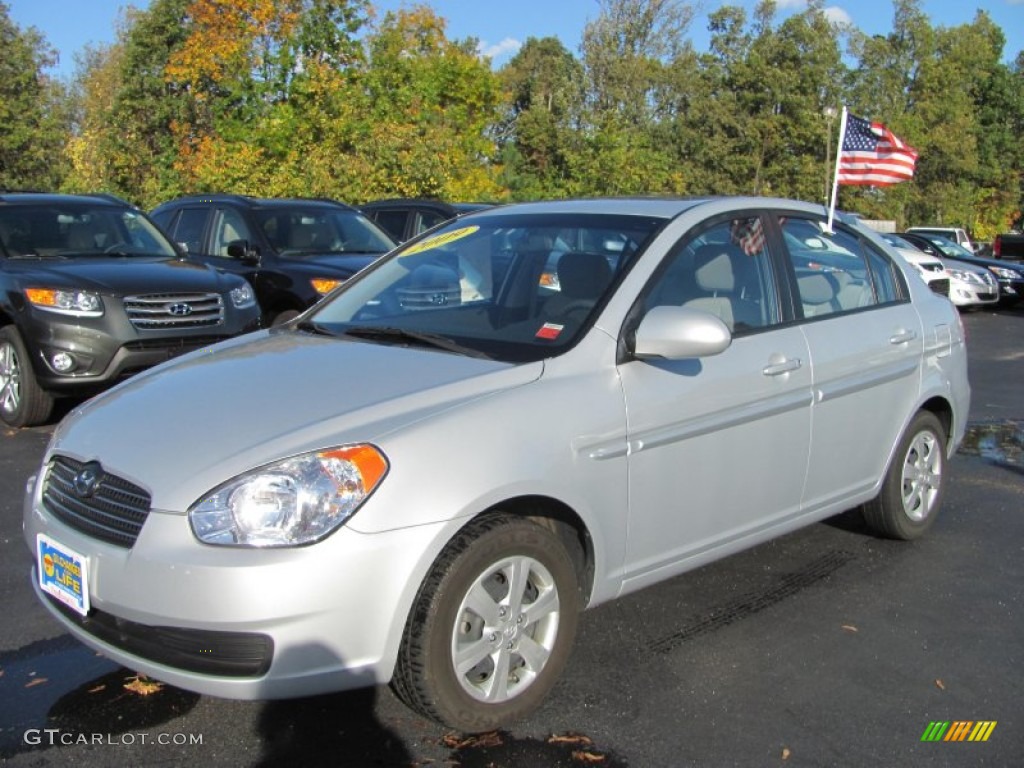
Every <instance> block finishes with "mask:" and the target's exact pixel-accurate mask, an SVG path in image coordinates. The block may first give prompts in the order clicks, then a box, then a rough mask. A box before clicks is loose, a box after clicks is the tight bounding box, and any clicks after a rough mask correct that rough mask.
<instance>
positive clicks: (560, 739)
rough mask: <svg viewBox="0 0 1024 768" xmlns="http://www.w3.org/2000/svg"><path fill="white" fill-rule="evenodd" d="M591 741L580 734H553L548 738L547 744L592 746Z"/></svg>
mask: <svg viewBox="0 0 1024 768" xmlns="http://www.w3.org/2000/svg"><path fill="white" fill-rule="evenodd" d="M593 743H594V742H593V740H592V739H591V738H590V737H589V736H584V735H583V734H582V733H565V734H557V733H553V734H551V735H550V736H549V737H548V744H586V745H590V744H593Z"/></svg>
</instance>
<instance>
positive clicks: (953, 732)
mask: <svg viewBox="0 0 1024 768" xmlns="http://www.w3.org/2000/svg"><path fill="white" fill-rule="evenodd" d="M995 728H996V721H995V720H977V721H975V720H954V721H953V722H950V721H948V720H947V721H945V722H931V723H928V727H927V728H925V729H924V733H923V734H922V735H921V741H988V737H989V736H991V735H992V731H994V730H995Z"/></svg>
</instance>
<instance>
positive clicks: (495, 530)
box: [392, 515, 580, 733]
mask: <svg viewBox="0 0 1024 768" xmlns="http://www.w3.org/2000/svg"><path fill="white" fill-rule="evenodd" d="M579 610H580V598H579V589H578V585H577V580H576V572H575V569H574V568H573V564H572V561H571V559H570V557H569V554H568V553H567V552H566V549H565V547H564V546H563V545H562V543H561V541H560V540H559V538H558V537H557V536H556V535H555V534H554V533H553V532H552V531H550V530H548V529H547V528H544V527H541V526H540V525H538V524H537V523H535V522H532V521H530V520H525V519H522V518H517V517H512V516H507V515H498V516H494V517H488V518H484V519H481V520H477V521H474V522H472V523H470V524H469V525H468V526H466V528H465V529H463V530H462V531H460V533H459V534H458V535H457V536H456V537H455V539H454V540H453V541H452V542H451V543H450V544H449V545H448V547H447V548H446V549H445V550H444V551H443V552H442V553H441V555H440V556H439V557H438V559H437V561H436V562H435V564H434V567H433V569H432V570H431V572H430V574H429V575H428V576H427V579H426V580H425V581H424V583H423V585H422V586H421V587H420V591H419V594H418V595H417V597H416V602H415V604H414V606H413V610H412V613H411V614H410V616H409V619H408V622H407V624H406V628H405V634H404V636H403V639H402V648H401V651H400V653H399V659H398V664H397V666H396V668H395V675H394V679H393V681H392V687H393V689H394V690H395V692H396V693H397V694H398V696H399V697H400V698H401V699H402V700H403V701H405V703H406V704H408V705H409V706H410V707H411V708H412V709H414V710H416V711H417V712H419V713H420V714H422V715H424V716H426V717H429V718H431V719H433V720H436V721H438V722H440V723H443V724H445V725H448V726H450V727H452V728H457V729H459V730H462V731H466V732H470V733H472V732H479V731H486V730H491V729H494V728H497V727H498V726H501V725H504V724H506V723H508V722H511V721H513V720H516V719H518V718H520V717H523V716H525V715H527V714H529V713H530V712H531V711H532V710H534V709H536V707H538V706H539V705H540V703H541V701H542V700H543V699H544V697H545V695H546V694H547V693H548V691H549V690H550V689H551V687H552V685H554V683H555V681H556V680H557V679H558V676H559V674H560V673H561V671H562V669H563V667H564V666H565V663H566V660H567V659H568V656H569V651H570V649H571V647H572V642H573V637H574V635H575V633H576V625H577V621H578V614H579Z"/></svg>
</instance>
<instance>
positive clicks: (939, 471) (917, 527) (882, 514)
mask: <svg viewBox="0 0 1024 768" xmlns="http://www.w3.org/2000/svg"><path fill="white" fill-rule="evenodd" d="M945 450H946V433H945V430H944V429H943V427H942V424H941V422H940V421H939V419H938V417H936V416H935V414H933V413H930V412H928V411H921V412H920V413H918V414H917V416H915V417H914V420H913V421H911V422H910V426H909V427H907V430H906V432H904V433H903V437H902V438H901V439H900V444H899V446H898V447H897V449H896V454H895V455H894V456H893V461H892V465H891V466H890V467H889V470H888V472H887V473H886V477H885V481H884V482H883V484H882V490H881V492H880V493H879V494H878V497H877V498H876V499H874V500H873V501H870V502H868V503H867V504H865V505H864V509H863V512H864V519H865V521H866V522H867V524H868V526H869V527H870V528H871V529H872V530H873V531H874V532H875V533H877V534H878V535H880V536H885V537H887V538H891V539H907V540H909V539H916V538H918V537H919V536H921V535H923V534H924V532H925V531H927V530H928V529H929V528H930V527H931V525H932V523H934V522H935V517H936V516H937V515H938V513H939V508H940V507H941V505H942V491H943V487H944V484H945V469H946V454H945Z"/></svg>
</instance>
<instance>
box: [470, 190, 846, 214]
mask: <svg viewBox="0 0 1024 768" xmlns="http://www.w3.org/2000/svg"><path fill="white" fill-rule="evenodd" d="M703 207H709V208H713V209H721V211H723V212H725V211H732V210H736V209H750V210H760V209H765V208H780V209H786V210H798V211H806V212H808V213H817V214H823V213H826V212H827V209H826V208H825V207H824V206H822V205H820V204H815V203H807V202H803V201H800V200H789V199H785V198H775V197H753V196H734V197H732V196H729V197H727V196H709V197H600V198H577V199H567V200H544V201H540V202H529V203H512V204H509V205H501V206H496V207H494V208H490V209H488V210H486V211H481V212H480V213H479V214H476V215H482V216H513V215H516V214H535V213H565V214H604V215H626V216H653V217H655V218H663V219H673V218H675V217H677V216H679V215H681V214H683V213H685V212H687V211H691V210H694V209H697V208H703Z"/></svg>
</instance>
